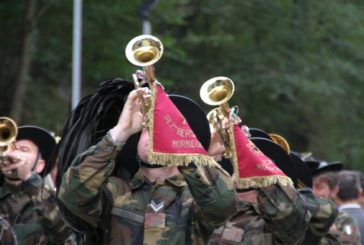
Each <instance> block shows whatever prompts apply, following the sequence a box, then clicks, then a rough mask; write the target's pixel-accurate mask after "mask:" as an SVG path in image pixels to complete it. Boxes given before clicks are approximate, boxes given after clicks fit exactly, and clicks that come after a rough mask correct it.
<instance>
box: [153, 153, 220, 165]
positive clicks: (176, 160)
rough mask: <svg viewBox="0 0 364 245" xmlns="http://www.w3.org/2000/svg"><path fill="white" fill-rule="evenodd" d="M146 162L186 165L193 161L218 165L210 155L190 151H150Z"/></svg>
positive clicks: (196, 163)
mask: <svg viewBox="0 0 364 245" xmlns="http://www.w3.org/2000/svg"><path fill="white" fill-rule="evenodd" d="M148 163H149V164H152V165H162V166H188V165H189V164H190V163H194V164H195V165H196V166H207V167H217V168H219V167H220V165H219V164H218V163H217V162H216V161H214V160H213V159H212V158H211V157H209V156H205V155H201V154H190V153H184V154H183V153H155V152H154V153H151V154H149V156H148Z"/></svg>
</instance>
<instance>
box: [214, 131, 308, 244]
mask: <svg viewBox="0 0 364 245" xmlns="http://www.w3.org/2000/svg"><path fill="white" fill-rule="evenodd" d="M213 136H214V134H213ZM250 140H251V141H252V143H254V144H255V145H256V146H257V147H258V148H260V150H261V151H262V152H263V153H264V154H265V155H266V156H267V157H270V158H271V159H272V160H273V161H274V162H276V163H277V164H278V163H279V165H278V166H280V167H281V169H285V171H286V172H289V171H291V170H292V168H291V166H293V165H292V163H291V162H290V159H289V156H288V155H287V153H286V152H285V151H284V150H283V149H282V148H281V147H279V146H278V145H277V144H275V143H274V142H272V141H269V140H265V139H261V138H257V139H255V138H251V139H250ZM218 143H220V146H223V145H222V144H221V140H216V139H214V137H213V138H212V144H211V147H210V150H209V153H210V154H211V155H212V156H214V157H216V156H217V153H218V152H220V153H221V152H224V151H223V150H217V148H219V147H216V145H217V144H218ZM245 145H246V144H243V146H245ZM214 146H215V147H214ZM212 148H215V149H212ZM238 150H239V149H236V151H238ZM240 150H242V149H240ZM245 155H246V154H245ZM224 161H226V159H223V161H222V162H221V163H222V164H223V166H228V164H229V163H230V165H232V162H231V160H230V161H228V163H223V162H224ZM265 162H266V161H265ZM255 164H256V163H254V161H250V162H246V164H245V166H244V167H245V168H244V169H245V170H247V169H254V168H256V166H255ZM272 164H273V163H272ZM238 166H239V168H241V167H242V166H243V164H241V163H240V162H239V164H238ZM276 172H277V171H272V173H271V174H272V176H273V177H274V176H275V174H276ZM272 176H269V175H266V176H265V177H263V179H264V178H265V179H269V178H271V177H272ZM282 177H285V176H282ZM238 178H239V179H238ZM233 179H234V180H235V181H234V184H235V187H236V189H237V192H238V197H239V206H238V208H239V210H238V212H237V213H235V214H234V215H233V216H232V217H231V218H230V219H229V221H228V222H227V223H226V224H225V225H224V226H221V227H220V228H219V229H216V230H215V231H214V233H213V235H212V236H211V239H210V241H209V244H210V245H218V244H219V245H223V244H226V245H231V244H244V245H245V244H246V245H256V244H287V245H288V244H300V242H301V241H302V239H303V237H304V234H305V232H306V229H307V225H308V222H309V220H310V217H311V216H310V213H309V212H308V211H307V208H306V206H305V203H304V201H303V199H302V198H301V196H300V195H299V194H298V192H297V191H296V190H295V188H294V187H293V185H292V184H290V183H288V184H281V183H280V182H279V181H278V182H276V183H271V184H268V185H266V186H261V187H255V188H247V189H242V188H239V184H238V180H239V181H241V182H244V181H246V182H249V181H251V180H250V178H249V177H247V176H244V174H243V173H239V172H238V171H236V170H235V171H234V172H233ZM268 183H269V182H268Z"/></svg>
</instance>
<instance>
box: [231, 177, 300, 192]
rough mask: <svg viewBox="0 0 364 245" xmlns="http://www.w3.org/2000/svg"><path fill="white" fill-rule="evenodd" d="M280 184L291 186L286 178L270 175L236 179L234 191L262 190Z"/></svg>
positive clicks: (291, 183) (289, 180) (290, 182)
mask: <svg viewBox="0 0 364 245" xmlns="http://www.w3.org/2000/svg"><path fill="white" fill-rule="evenodd" d="M277 183H279V184H281V185H283V186H288V185H293V182H292V180H291V179H290V178H289V177H287V176H280V175H272V176H259V177H248V178H237V179H236V180H235V183H234V186H235V188H236V189H248V188H262V187H267V186H270V185H273V184H277Z"/></svg>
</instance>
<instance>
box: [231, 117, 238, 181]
mask: <svg viewBox="0 0 364 245" xmlns="http://www.w3.org/2000/svg"><path fill="white" fill-rule="evenodd" d="M228 134H229V147H230V150H231V159H230V162H231V164H232V165H233V175H235V176H237V177H239V162H238V155H237V153H236V145H235V136H234V124H233V123H231V122H229V129H228ZM239 178H240V177H239Z"/></svg>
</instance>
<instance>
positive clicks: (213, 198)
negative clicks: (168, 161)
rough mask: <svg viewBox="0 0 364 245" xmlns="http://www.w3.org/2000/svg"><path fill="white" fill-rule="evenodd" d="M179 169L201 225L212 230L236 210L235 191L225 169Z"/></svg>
mask: <svg viewBox="0 0 364 245" xmlns="http://www.w3.org/2000/svg"><path fill="white" fill-rule="evenodd" d="M180 171H181V173H182V174H183V176H184V178H185V179H186V182H187V183H188V187H189V189H190V191H191V194H192V196H193V198H194V200H195V202H196V204H197V215H198V216H200V217H201V219H199V221H200V222H201V225H202V226H203V227H205V228H207V229H208V230H209V231H211V232H212V230H213V229H214V228H216V227H218V226H219V225H221V224H223V223H224V222H225V221H226V220H227V219H228V218H229V217H230V216H231V215H232V214H233V213H235V212H236V211H237V199H236V192H235V189H234V187H233V183H232V181H231V177H230V176H229V175H228V174H227V173H226V172H225V171H222V170H220V169H219V168H210V167H188V168H182V167H181V168H180Z"/></svg>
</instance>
